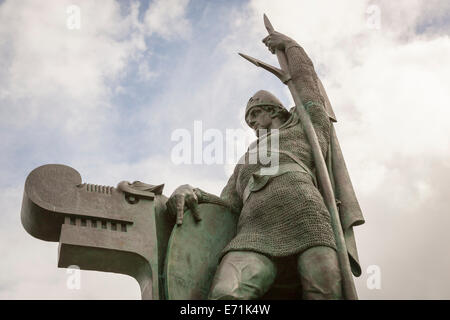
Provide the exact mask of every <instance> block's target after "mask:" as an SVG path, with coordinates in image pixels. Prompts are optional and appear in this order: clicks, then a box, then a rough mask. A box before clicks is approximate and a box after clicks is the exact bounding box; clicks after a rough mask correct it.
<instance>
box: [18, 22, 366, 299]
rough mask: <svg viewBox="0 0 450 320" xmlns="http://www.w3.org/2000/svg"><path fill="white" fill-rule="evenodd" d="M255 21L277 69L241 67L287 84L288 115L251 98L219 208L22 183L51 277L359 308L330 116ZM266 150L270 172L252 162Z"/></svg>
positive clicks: (149, 294)
mask: <svg viewBox="0 0 450 320" xmlns="http://www.w3.org/2000/svg"><path fill="white" fill-rule="evenodd" d="M264 18H265V25H266V28H267V30H268V31H269V36H267V37H266V38H265V39H264V40H263V42H264V44H265V45H266V46H267V47H268V48H269V50H270V51H271V52H272V53H276V54H277V57H278V60H279V62H280V67H281V68H280V69H279V68H275V67H273V66H270V65H268V64H266V63H264V62H262V61H259V60H256V59H254V58H252V57H249V56H247V55H244V54H241V56H242V57H244V58H245V59H247V60H249V61H250V62H252V63H254V64H255V65H257V66H259V67H262V68H264V69H266V70H268V71H270V72H271V73H273V74H274V75H276V76H277V77H278V78H279V79H280V80H281V81H282V82H283V83H284V84H286V85H287V86H288V87H289V90H290V91H291V93H292V95H293V98H294V102H295V104H296V106H295V107H293V108H292V109H291V110H289V111H288V110H287V109H285V107H284V106H283V105H282V103H281V102H280V101H279V100H278V99H277V98H276V97H275V96H273V95H272V94H271V93H269V92H267V91H264V90H261V91H258V92H256V93H255V94H254V95H253V96H252V97H251V98H250V100H249V101H248V103H247V106H246V110H245V120H246V122H247V124H248V125H249V126H250V127H251V128H252V129H254V130H255V133H256V135H257V140H256V141H255V142H254V143H252V144H251V145H250V147H249V149H248V151H247V152H246V153H245V155H244V156H243V158H242V160H243V161H239V163H238V164H237V165H236V167H235V169H234V172H233V174H232V176H231V177H230V179H229V181H228V183H227V185H226V186H225V188H224V189H223V191H222V193H221V195H220V197H218V196H215V195H212V194H209V193H207V192H205V191H203V190H200V189H198V188H194V187H192V186H189V185H182V186H180V187H178V188H177V189H176V190H175V191H174V192H173V194H172V195H171V197H170V198H169V199H168V198H167V197H165V196H164V195H163V194H162V192H163V186H164V185H161V184H160V185H150V184H146V183H142V182H139V181H135V182H134V183H132V184H131V183H128V182H126V181H123V182H120V183H119V184H118V186H117V188H114V187H108V186H100V185H93V184H86V183H82V180H81V176H80V174H79V173H78V172H77V171H76V170H75V169H73V168H70V167H68V166H64V165H44V166H41V167H38V168H36V169H35V170H33V171H32V172H31V173H30V174H29V176H28V177H27V180H26V182H25V190H24V198H23V203H22V211H21V218H22V224H23V226H24V228H25V229H26V230H27V231H28V232H29V233H30V234H31V235H33V236H34V237H36V238H39V239H42V240H46V241H57V242H59V244H60V245H59V250H58V255H59V257H58V266H59V267H68V266H69V265H78V266H79V267H80V268H81V269H86V270H98V271H106V272H116V273H123V274H128V275H130V276H132V277H134V278H135V279H136V280H137V281H138V282H139V284H140V287H141V292H142V298H143V299H205V298H210V299H265V298H269V299H275V298H282V299H288V298H304V299H357V294H356V290H355V287H354V284H353V278H352V273H353V275H355V276H359V275H360V274H361V268H360V266H359V261H358V255H357V250H356V244H355V239H354V235H353V227H354V226H356V225H359V224H362V223H364V219H363V216H362V213H361V209H360V207H359V204H358V201H357V200H356V196H355V193H354V191H353V187H352V184H351V181H350V178H349V175H348V172H347V169H346V167H345V162H344V160H343V156H342V153H341V150H340V147H339V143H338V140H337V137H336V134H335V132H334V128H333V122H336V117H335V115H334V113H333V110H332V108H331V104H330V102H329V100H328V97H327V95H326V93H325V90H324V88H323V85H322V83H321V81H320V79H319V78H318V77H317V74H316V72H315V70H314V67H313V64H312V62H311V60H310V59H309V58H308V56H307V54H306V53H305V51H304V50H303V48H302V47H301V46H300V45H299V44H298V43H296V42H295V41H294V40H292V39H291V38H289V37H287V36H285V35H283V34H281V33H278V32H276V31H274V30H273V27H272V26H271V24H270V22H269V21H268V19H267V17H264ZM273 138H276V139H275V140H273ZM273 141H277V142H278V144H277V143H274V142H273ZM263 149H264V150H266V151H267V152H270V153H271V154H276V155H277V159H278V163H276V164H275V165H273V164H272V163H267V162H264V161H261V160H262V159H261V153H260V150H263ZM253 160H257V161H253ZM186 209H188V210H186ZM173 218H176V225H175V227H174V226H173V225H174V220H173Z"/></svg>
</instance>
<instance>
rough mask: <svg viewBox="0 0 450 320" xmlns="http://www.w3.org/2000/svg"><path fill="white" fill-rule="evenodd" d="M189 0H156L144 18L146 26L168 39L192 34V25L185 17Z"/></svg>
mask: <svg viewBox="0 0 450 320" xmlns="http://www.w3.org/2000/svg"><path fill="white" fill-rule="evenodd" d="M188 3H189V0H155V1H153V2H152V3H151V4H150V6H149V8H148V10H147V12H146V14H145V18H144V23H145V27H146V28H147V29H148V30H149V31H150V32H156V33H157V34H159V35H160V36H162V37H163V38H166V39H170V38H173V37H181V38H185V37H188V36H189V35H190V32H191V25H190V22H189V20H187V18H186V17H185V15H186V8H187V5H188Z"/></svg>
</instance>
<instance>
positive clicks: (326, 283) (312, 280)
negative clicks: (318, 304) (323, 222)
mask: <svg viewBox="0 0 450 320" xmlns="http://www.w3.org/2000/svg"><path fill="white" fill-rule="evenodd" d="M297 268H298V272H299V275H300V281H301V284H302V297H303V299H306V300H320V299H342V286H341V272H340V269H339V261H338V257H337V253H336V251H335V250H334V249H332V248H330V247H325V246H317V247H312V248H309V249H307V250H305V251H304V252H303V253H301V254H300V255H299V257H298V262H297Z"/></svg>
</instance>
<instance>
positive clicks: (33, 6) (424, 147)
mask: <svg viewBox="0 0 450 320" xmlns="http://www.w3.org/2000/svg"><path fill="white" fill-rule="evenodd" d="M71 5H75V6H77V7H78V8H80V10H81V11H80V25H79V26H80V28H73V27H74V24H73V23H74V20H71V19H72V18H73V11H70V10H69V11H67V10H68V8H70V6H71ZM263 13H266V14H267V15H268V16H269V18H270V19H271V21H272V23H273V25H274V26H275V28H276V29H277V30H279V31H280V32H283V33H285V34H287V35H289V36H291V37H293V38H294V39H296V40H297V41H298V42H299V43H300V44H301V45H302V46H303V47H304V48H305V50H306V51H307V52H308V53H309V55H310V56H311V59H312V60H313V61H314V63H315V67H316V70H317V72H318V73H319V76H320V77H321V79H322V81H323V83H324V85H325V88H326V89H327V92H328V96H329V97H330V100H331V102H332V104H333V107H334V110H335V113H336V115H337V118H338V123H337V124H336V130H337V133H338V136H339V139H340V143H341V146H342V149H343V152H344V155H345V158H346V161H347V166H348V168H349V171H350V174H351V177H352V180H353V183H354V186H355V190H356V193H357V196H358V198H359V201H360V204H361V207H362V209H363V212H364V215H365V218H366V224H365V225H363V226H361V227H358V228H357V229H356V237H357V243H358V248H359V253H360V260H361V263H362V268H363V274H362V276H361V277H359V278H357V279H355V281H356V286H357V289H358V292H359V296H360V298H363V299H450V277H449V276H448V270H450V232H449V231H448V230H449V229H450V212H449V209H448V205H446V201H447V200H448V199H449V198H450V188H449V187H450V184H449V181H450V141H449V137H450V126H449V119H450V111H449V107H450V106H449V101H450V90H449V89H450V77H449V75H450V54H449V52H450V38H449V35H450V2H449V1H448V0H398V1H388V0H372V1H368V0H345V1H332V0H321V1H317V0H316V1H312V0H301V1H276V2H275V1H269V0H266V1H264V0H249V1H237V0H233V1H207V0H192V1H188V0H165V1H162V0H155V1H150V2H149V1H144V0H143V1H137V0H130V1H125V0H123V1H118V0H116V1H114V0H103V1H87V0H86V1H82V0H72V1H66V0H55V1H50V0H46V1H32V0H30V1H26V0H14V1H13V0H0V56H1V57H2V59H1V60H0V135H1V139H0V150H1V157H0V177H1V180H0V207H1V208H2V211H1V215H0V256H1V257H2V259H1V262H0V298H2V299H109V298H113V299H139V298H140V291H139V286H138V284H137V282H136V281H135V280H134V279H132V278H130V277H128V276H123V275H115V274H106V273H100V272H88V271H82V273H81V277H82V278H81V288H80V289H79V290H70V289H68V288H67V285H66V282H67V278H68V274H67V273H66V270H65V269H58V268H57V266H56V264H57V243H47V242H44V241H40V240H37V239H35V238H33V237H32V236H30V235H29V234H28V233H26V231H25V230H24V229H23V227H22V225H21V222H20V207H21V202H22V195H23V187H24V182H25V179H26V176H27V175H28V173H29V172H30V171H31V170H33V169H34V168H36V167H38V166H40V165H43V164H48V163H61V164H66V165H69V166H71V167H73V168H75V169H77V170H78V171H79V172H80V173H81V175H82V177H83V181H84V182H88V183H96V184H102V185H111V186H115V185H117V183H118V182H120V181H122V180H128V181H134V180H141V181H145V182H148V183H151V184H159V183H165V184H166V186H165V190H164V194H166V195H170V194H171V193H172V191H173V190H174V189H175V188H176V186H178V185H180V184H185V183H189V184H191V185H193V186H198V187H201V188H203V189H205V190H208V191H210V192H211V193H215V194H218V193H220V191H221V189H222V188H223V186H224V185H225V183H226V181H227V179H228V176H229V172H230V169H232V167H233V166H232V164H230V163H228V164H227V163H223V161H222V162H220V161H218V163H216V164H212V165H207V164H205V163H203V164H183V165H176V164H175V163H174V161H173V159H172V150H173V148H174V146H175V145H176V142H174V141H173V140H172V139H171V137H172V134H173V132H174V131H175V130H177V129H186V130H188V131H190V132H193V128H194V123H195V121H201V123H202V126H203V130H207V129H217V130H219V131H220V132H223V134H224V135H225V132H226V130H227V129H243V130H246V129H245V123H244V122H243V108H244V106H245V104H246V102H247V100H248V99H249V97H250V96H251V95H252V94H253V93H254V92H256V91H257V90H259V89H267V90H269V91H272V92H273V93H275V94H276V95H277V96H279V97H280V99H281V100H282V101H283V102H284V103H285V105H286V106H292V100H291V98H290V95H289V92H288V91H287V89H286V88H285V87H284V86H283V85H282V84H281V83H280V82H279V81H278V80H277V79H276V78H274V77H273V76H272V75H271V74H269V73H267V72H266V71H264V70H258V69H257V68H256V67H254V66H253V65H251V64H249V63H248V62H246V61H245V60H243V59H242V58H240V57H239V56H238V55H237V52H244V53H247V54H250V55H252V56H255V57H257V58H259V59H261V60H264V61H268V62H270V63H271V64H276V63H277V62H276V58H275V57H274V56H273V55H271V54H270V53H269V52H268V51H267V50H266V49H265V47H264V45H263V44H262V43H261V39H262V38H263V37H265V36H266V31H265V29H264V26H263V22H262V15H263ZM75 22H76V21H75ZM248 133H249V132H248V131H247V134H248ZM227 143H229V142H227V141H224V144H227ZM219 160H220V159H219ZM373 270H376V271H379V273H378V274H379V275H380V278H379V279H380V281H381V282H380V283H381V286H380V287H379V288H373V286H371V285H367V283H368V282H369V284H370V283H372V284H373V282H371V281H370V280H371V279H373V278H370V277H371V275H373V274H374V273H373Z"/></svg>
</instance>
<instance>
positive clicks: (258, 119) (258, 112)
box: [247, 107, 273, 136]
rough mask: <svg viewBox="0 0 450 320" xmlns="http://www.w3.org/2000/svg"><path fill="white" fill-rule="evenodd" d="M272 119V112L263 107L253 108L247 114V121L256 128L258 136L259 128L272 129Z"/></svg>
mask: <svg viewBox="0 0 450 320" xmlns="http://www.w3.org/2000/svg"><path fill="white" fill-rule="evenodd" d="M272 120H273V119H272V117H271V116H270V112H268V111H266V110H264V109H263V108H261V107H254V108H252V109H251V110H250V112H249V114H248V116H247V123H248V125H249V126H250V128H252V129H253V130H255V133H256V136H259V134H258V130H260V129H268V130H269V129H272Z"/></svg>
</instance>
